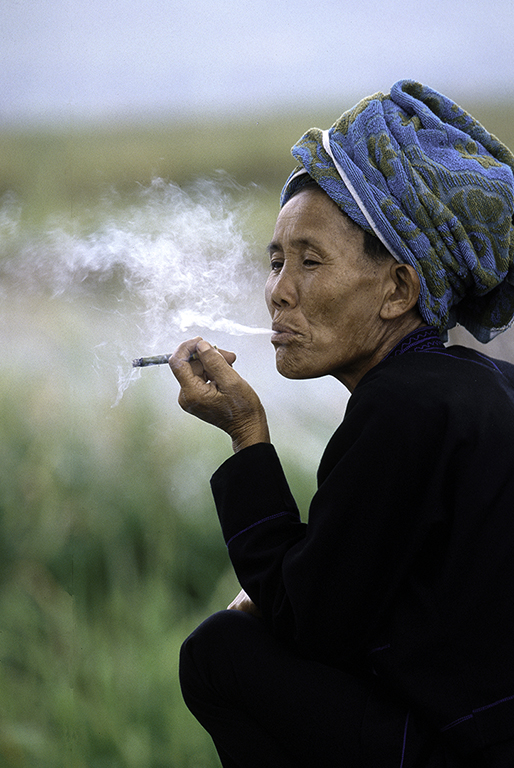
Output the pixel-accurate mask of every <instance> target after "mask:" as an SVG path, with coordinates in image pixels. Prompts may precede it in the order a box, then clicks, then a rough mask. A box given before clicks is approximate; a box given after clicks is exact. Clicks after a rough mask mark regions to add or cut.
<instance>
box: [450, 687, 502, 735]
mask: <svg viewBox="0 0 514 768" xmlns="http://www.w3.org/2000/svg"><path fill="white" fill-rule="evenodd" d="M513 700H514V695H513V696H506V697H505V698H504V699H500V700H499V701H493V703H492V704H485V706H483V707H478V708H477V709H473V710H472V711H471V714H470V715H465V716H464V717H459V719H458V720H454V721H453V723H450V724H449V725H445V726H444V728H441V731H448V730H449V729H450V728H453V727H454V726H455V725H460V724H461V723H464V722H465V721H466V720H471V718H472V717H473V715H476V714H477V713H478V712H484V711H485V710H486V709H491V708H492V707H496V706H498V704H505V703H506V702H507V701H513Z"/></svg>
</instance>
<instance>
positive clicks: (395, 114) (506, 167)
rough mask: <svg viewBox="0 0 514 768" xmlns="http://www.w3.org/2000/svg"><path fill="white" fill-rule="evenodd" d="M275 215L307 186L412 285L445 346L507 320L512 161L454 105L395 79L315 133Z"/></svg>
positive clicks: (513, 276)
mask: <svg viewBox="0 0 514 768" xmlns="http://www.w3.org/2000/svg"><path fill="white" fill-rule="evenodd" d="M291 151H292V153H293V155H294V157H295V158H296V159H297V160H298V161H299V162H300V163H301V165H300V166H299V167H297V168H296V169H295V170H294V171H293V173H292V174H291V175H290V177H289V179H288V180H287V182H286V184H285V186H284V189H283V190H282V197H281V205H284V204H285V203H286V202H287V201H288V200H289V199H290V197H291V196H292V195H293V194H294V193H295V192H297V191H298V190H299V189H300V188H301V187H302V186H303V185H304V184H305V183H307V182H308V181H310V179H311V178H312V179H314V181H316V182H317V183H318V184H319V185H320V186H321V187H322V189H324V190H325V192H326V193H327V194H328V195H329V196H330V197H331V198H332V200H334V202H335V203H337V205H338V206H339V207H340V208H341V209H342V210H343V211H344V212H345V213H346V214H347V215H348V216H349V217H350V218H351V219H352V220H353V221H354V222H355V223H356V224H358V225H359V226H361V227H362V228H363V229H365V230H367V231H368V232H371V233H373V234H375V235H376V236H377V237H378V238H379V239H380V240H381V241H382V243H383V244H384V245H385V246H386V248H387V249H388V250H389V252H390V253H391V254H392V255H393V256H394V258H395V259H397V260H398V261H399V262H401V263H407V264H411V265H412V266H413V267H414V269H415V270H416V272H417V273H418V275H419V279H420V284H421V293H420V298H419V302H418V304H419V309H420V312H421V315H422V317H423V319H424V320H425V322H427V323H428V324H430V325H435V326H436V327H437V328H438V330H439V331H440V333H441V334H442V335H443V337H445V336H446V332H447V330H448V329H449V328H452V327H453V326H454V325H456V324H457V323H459V324H460V325H463V326H464V327H466V328H467V329H468V330H469V331H470V333H472V334H473V336H475V338H476V339H478V340H479V341H482V342H486V341H489V340H490V339H491V338H493V337H494V336H496V335H497V334H498V333H500V332H501V331H503V330H505V329H506V328H507V327H508V326H509V325H510V324H511V322H512V320H513V317H514V264H513V263H514V228H513V222H512V214H513V211H514V175H513V170H514V156H513V154H512V153H511V152H510V150H509V149H508V148H507V147H506V146H505V145H504V144H502V143H501V142H500V141H499V140H498V139H497V138H496V137H495V136H493V135H491V134H490V133H488V132H487V131H486V130H485V128H483V127H482V126H481V125H480V123H479V122H477V120H475V119H474V118H473V117H471V115H469V114H468V113H467V112H465V111H464V110H463V109H461V108H460V107H458V106H457V105H456V104H455V103H454V102H452V101H450V99H447V98H446V97H445V96H442V95H441V94H440V93H437V92H436V91H433V90H432V89H431V88H428V87H426V86H424V85H421V84H420V83H417V82H414V81H411V80H401V81H400V82H398V83H396V84H395V85H394V86H393V87H392V88H391V93H390V94H383V93H377V94H375V95H374V96H370V97H368V98H366V99H364V100H363V101H361V102H359V103H358V104H357V105H356V106H355V107H354V108H353V109H351V110H349V111H348V112H345V113H344V114H343V115H342V116H341V117H340V118H339V120H337V122H336V123H334V125H333V126H332V127H331V128H330V130H327V131H322V130H320V129H318V128H312V129H311V130H309V131H307V133H306V134H305V135H304V136H303V137H302V138H301V139H300V141H299V142H298V143H297V144H295V146H294V147H293V148H292V150H291Z"/></svg>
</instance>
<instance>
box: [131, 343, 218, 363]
mask: <svg viewBox="0 0 514 768" xmlns="http://www.w3.org/2000/svg"><path fill="white" fill-rule="evenodd" d="M213 348H214V349H218V347H217V346H216V344H213ZM171 354H172V353H171V352H170V354H169V355H153V356H152V357H136V358H135V360H132V368H146V366H147V365H166V364H167V362H168V360H169V359H170V357H171ZM192 360H198V355H197V354H196V352H193V354H192V355H190V356H189V362H191V361H192Z"/></svg>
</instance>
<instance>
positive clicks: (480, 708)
mask: <svg viewBox="0 0 514 768" xmlns="http://www.w3.org/2000/svg"><path fill="white" fill-rule="evenodd" d="M513 699H514V696H506V697H505V698H504V699H500V700H499V701H495V702H493V703H492V704H486V705H485V707H479V708H478V709H474V710H473V714H474V713H475V712H483V711H484V710H485V709H491V707H495V706H496V705H497V704H505V702H506V701H512V700H513Z"/></svg>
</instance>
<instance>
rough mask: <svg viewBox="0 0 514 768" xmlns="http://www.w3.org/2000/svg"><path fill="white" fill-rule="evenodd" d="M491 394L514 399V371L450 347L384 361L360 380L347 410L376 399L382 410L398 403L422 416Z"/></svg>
mask: <svg viewBox="0 0 514 768" xmlns="http://www.w3.org/2000/svg"><path fill="white" fill-rule="evenodd" d="M495 394H498V395H500V394H507V396H509V395H510V396H511V397H513V398H514V366H513V365H511V364H510V363H507V362H504V361H502V360H495V359H493V358H491V357H488V356H487V355H485V354H482V353H480V352H477V351H475V350H473V349H470V348H468V347H463V346H451V347H446V348H444V349H442V350H440V351H431V352H416V353H412V354H404V355H399V356H398V357H395V358H390V359H386V360H383V361H382V362H381V363H379V364H378V365H377V366H375V367H374V368H372V369H371V370H370V371H369V372H368V373H367V374H366V376H364V378H363V379H362V381H361V382H360V383H359V385H358V386H357V388H356V390H355V392H354V394H353V395H352V397H351V398H350V401H349V405H350V409H351V407H352V405H353V404H354V403H355V402H359V401H361V400H368V399H369V398H372V399H375V398H376V397H377V396H380V399H381V400H382V406H383V407H384V408H386V409H387V407H388V403H390V404H391V405H396V404H397V403H398V402H401V403H402V404H404V406H405V407H409V405H411V406H416V407H422V410H426V409H427V408H428V409H433V408H435V407H439V406H440V405H441V403H442V402H448V403H451V404H452V405H455V406H457V405H458V404H459V403H461V404H462V403H463V401H465V400H466V399H467V398H470V399H471V400H472V401H473V402H474V404H475V405H477V404H478V402H479V401H480V400H481V399H487V398H491V397H493V396H494V395H495ZM352 401H353V404H352Z"/></svg>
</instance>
